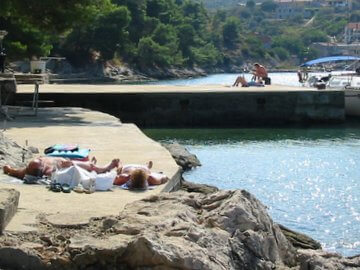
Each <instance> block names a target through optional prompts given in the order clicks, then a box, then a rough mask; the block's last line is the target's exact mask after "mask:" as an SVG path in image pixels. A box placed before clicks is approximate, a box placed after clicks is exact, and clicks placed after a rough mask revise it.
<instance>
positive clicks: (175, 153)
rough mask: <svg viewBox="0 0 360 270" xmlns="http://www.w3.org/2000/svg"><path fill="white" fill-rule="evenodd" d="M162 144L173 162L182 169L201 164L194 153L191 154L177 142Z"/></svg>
mask: <svg viewBox="0 0 360 270" xmlns="http://www.w3.org/2000/svg"><path fill="white" fill-rule="evenodd" d="M162 146H164V147H165V148H166V149H167V150H168V151H169V152H170V154H171V156H172V157H173V159H174V160H175V162H176V163H177V164H178V165H179V166H180V167H181V168H182V169H183V170H190V169H192V168H195V167H198V166H201V163H200V161H199V159H198V158H197V157H196V156H195V155H194V154H191V153H190V152H189V151H188V150H187V149H186V148H185V147H184V146H182V145H180V144H178V143H163V144H162Z"/></svg>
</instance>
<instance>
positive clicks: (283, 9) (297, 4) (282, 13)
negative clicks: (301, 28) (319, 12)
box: [275, 0, 314, 19]
mask: <svg viewBox="0 0 360 270" xmlns="http://www.w3.org/2000/svg"><path fill="white" fill-rule="evenodd" d="M313 2H314V1H312V0H275V3H276V5H277V7H276V10H275V18H276V19H288V18H291V17H294V16H297V15H301V16H303V17H304V18H310V17H311V16H312V15H313V11H312V10H311V9H310V7H313Z"/></svg>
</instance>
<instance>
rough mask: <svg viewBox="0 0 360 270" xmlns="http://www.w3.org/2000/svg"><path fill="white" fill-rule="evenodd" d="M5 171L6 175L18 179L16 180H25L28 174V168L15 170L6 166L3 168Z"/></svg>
mask: <svg viewBox="0 0 360 270" xmlns="http://www.w3.org/2000/svg"><path fill="white" fill-rule="evenodd" d="M3 170H4V173H5V174H8V175H10V176H13V177H16V178H19V179H23V178H24V176H25V174H26V168H22V169H14V168H11V167H10V166H8V165H5V166H4V167H3Z"/></svg>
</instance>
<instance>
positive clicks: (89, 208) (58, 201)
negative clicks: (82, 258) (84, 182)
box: [0, 108, 179, 232]
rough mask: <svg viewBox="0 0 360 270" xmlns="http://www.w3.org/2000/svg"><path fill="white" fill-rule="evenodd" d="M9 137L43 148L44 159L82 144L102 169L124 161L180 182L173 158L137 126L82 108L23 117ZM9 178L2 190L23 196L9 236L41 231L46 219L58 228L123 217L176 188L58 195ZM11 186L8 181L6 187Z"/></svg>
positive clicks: (49, 110)
mask: <svg viewBox="0 0 360 270" xmlns="http://www.w3.org/2000/svg"><path fill="white" fill-rule="evenodd" d="M3 126H6V131H5V132H4V134H5V135H6V136H7V137H8V138H10V139H13V140H15V141H16V142H18V143H19V144H20V145H23V146H25V145H26V143H27V145H29V146H30V145H31V146H35V147H38V148H39V150H40V153H43V150H44V149H45V148H46V147H48V146H51V145H53V144H56V143H72V144H79V146H80V147H83V148H90V149H91V156H96V158H97V160H98V163H99V164H105V163H107V162H109V161H110V160H111V159H113V158H120V159H121V161H122V162H123V163H124V164H128V163H139V164H145V163H146V162H147V161H149V160H152V161H153V162H154V167H153V170H154V171H161V172H164V173H165V174H167V175H168V176H169V177H173V179H172V180H173V181H177V180H178V177H177V176H178V175H177V173H178V170H179V167H178V166H177V164H176V163H175V161H174V160H173V159H172V157H171V155H170V153H169V152H168V151H167V150H166V149H165V148H163V147H162V146H161V145H160V144H159V143H157V142H155V141H153V140H151V139H150V138H148V137H146V136H145V135H144V134H143V133H142V132H141V130H139V129H138V128H137V127H136V126H135V125H133V124H122V123H121V122H120V121H119V120H118V119H117V118H115V117H112V116H110V115H108V114H104V113H100V112H94V111H90V110H87V109H81V108H41V109H39V113H38V116H36V117H35V116H32V117H29V116H27V117H25V116H23V117H21V116H17V117H16V119H15V120H14V121H10V122H7V123H6V124H3ZM8 179H9V177H8V176H6V175H3V174H1V176H0V188H15V189H17V190H19V191H20V202H19V208H18V212H17V214H16V215H15V217H14V218H13V219H12V221H11V222H10V224H9V225H8V226H7V228H6V230H7V231H12V232H24V231H32V230H36V224H37V222H38V220H37V218H38V217H39V215H40V214H41V213H44V214H45V215H47V216H48V219H51V220H52V221H53V223H54V224H60V225H61V224H73V223H74V224H77V223H82V222H87V221H88V220H89V218H91V217H100V216H107V215H117V214H118V213H119V212H120V211H121V210H122V209H123V207H124V206H125V205H126V204H128V203H131V202H132V201H135V200H139V199H142V198H144V197H146V196H149V195H151V194H157V193H159V192H161V191H162V190H163V189H165V188H166V185H171V184H173V182H171V181H170V182H169V183H167V184H166V185H161V186H158V187H157V188H155V189H154V190H148V191H146V192H131V191H128V190H123V189H120V188H115V189H113V190H112V191H107V192H95V193H93V194H78V193H75V192H71V193H70V194H66V193H55V192H51V191H48V190H47V189H46V188H45V186H39V185H24V184H16V185H15V184H10V183H7V182H6V180H8ZM4 180H5V181H4Z"/></svg>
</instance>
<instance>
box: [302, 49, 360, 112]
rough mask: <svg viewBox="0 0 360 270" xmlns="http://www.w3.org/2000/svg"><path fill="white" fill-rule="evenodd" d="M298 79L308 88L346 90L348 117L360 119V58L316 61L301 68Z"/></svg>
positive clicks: (334, 57) (324, 58)
mask: <svg viewBox="0 0 360 270" xmlns="http://www.w3.org/2000/svg"><path fill="white" fill-rule="evenodd" d="M298 77H299V81H300V82H301V83H302V84H303V85H304V86H307V87H316V88H317V89H319V90H322V89H334V90H339V89H340V90H344V94H345V95H344V96H345V113H346V115H347V116H358V117H360V57H356V56H331V57H323V58H318V59H314V60H311V61H308V62H306V63H304V64H302V65H301V66H300V70H299V71H298Z"/></svg>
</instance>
